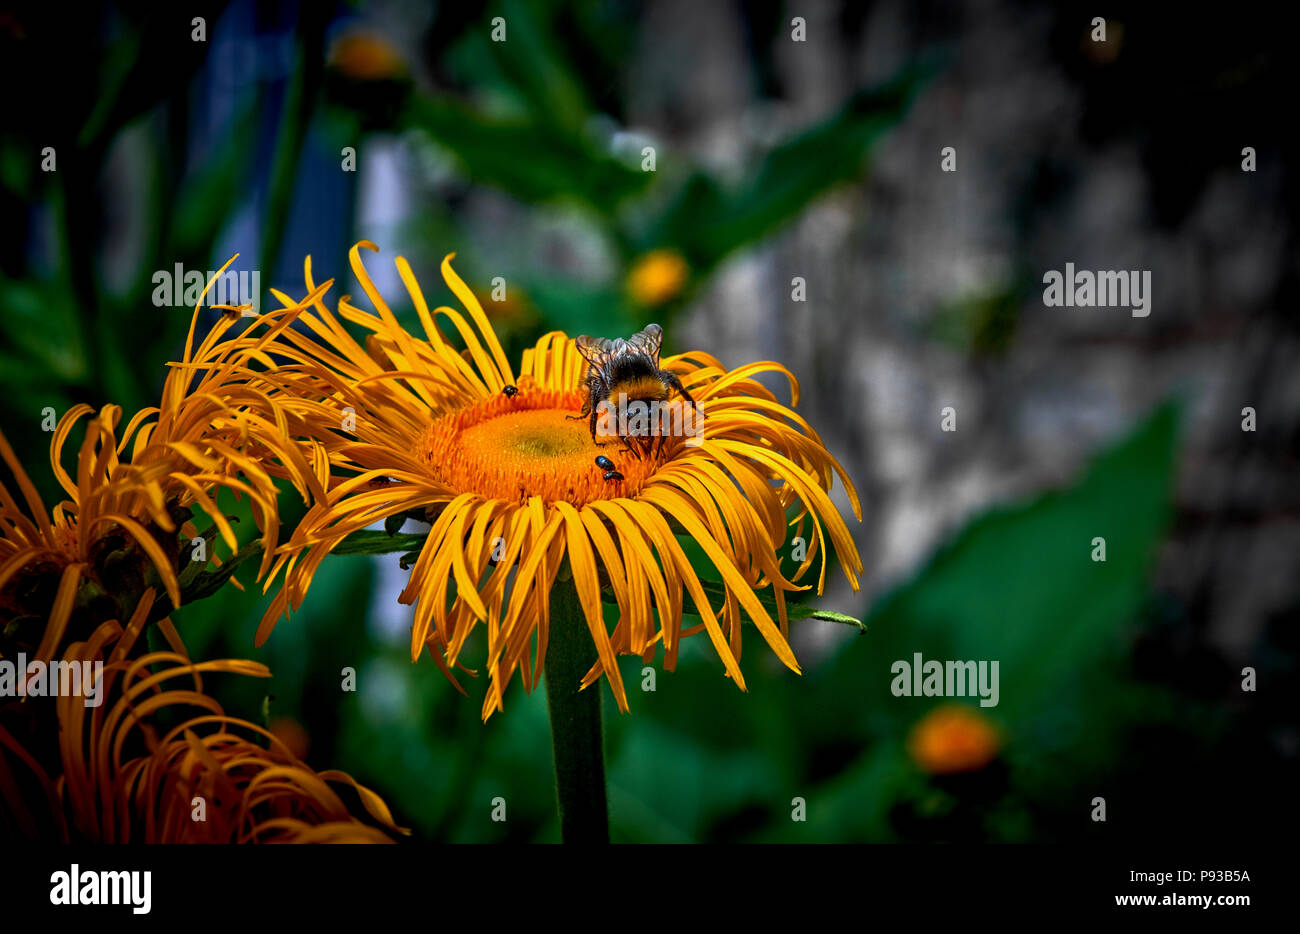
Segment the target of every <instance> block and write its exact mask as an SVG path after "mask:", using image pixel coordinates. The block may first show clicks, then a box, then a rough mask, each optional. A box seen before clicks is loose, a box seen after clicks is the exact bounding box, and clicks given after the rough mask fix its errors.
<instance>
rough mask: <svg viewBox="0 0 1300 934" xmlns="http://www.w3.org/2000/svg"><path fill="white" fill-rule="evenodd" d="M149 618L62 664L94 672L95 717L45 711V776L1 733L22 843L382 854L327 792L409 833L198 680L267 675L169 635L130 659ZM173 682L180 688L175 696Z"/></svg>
mask: <svg viewBox="0 0 1300 934" xmlns="http://www.w3.org/2000/svg"><path fill="white" fill-rule="evenodd" d="M153 604H154V591H153V590H152V589H149V590H146V591H145V594H144V596H143V598H142V599H141V601H140V604H139V606H138V607H137V608H136V610H135V613H134V614H133V615H132V617H131V618H130V619H129V620H128V622H127V625H126V627H125V628H123V627H122V626H120V625H119V624H118V623H117V622H116V621H108V622H105V623H103V624H102V625H100V626H99V627H98V628H97V629H96V630H95V631H94V633H93V634H92V635H91V637H90V638H89V639H87V640H86V641H84V642H75V643H73V644H71V645H70V646H69V648H68V651H67V652H66V654H65V655H64V656H63V658H62V661H63V662H65V663H72V664H76V665H83V664H85V663H93V662H95V661H102V662H103V669H102V674H101V681H100V682H99V686H98V692H99V693H98V698H99V699H100V700H101V703H100V704H98V705H97V706H87V704H86V697H85V696H79V695H77V694H62V695H60V696H59V697H58V698H55V699H53V700H52V701H51V703H53V704H54V705H55V706H56V710H57V719H58V750H57V758H58V765H59V767H60V768H59V770H58V771H57V772H56V774H55V775H54V776H51V775H50V773H49V772H47V771H46V769H44V768H43V767H42V766H41V764H40V763H39V762H38V760H37V757H35V756H33V755H32V754H31V753H30V752H29V751H28V750H26V749H24V747H23V745H22V744H21V743H20V742H19V741H18V739H17V738H16V737H15V736H14V734H13V733H12V732H11V731H10V730H9V729H6V726H12V725H13V723H12V717H11V718H9V719H7V720H6V721H5V722H4V723H0V800H3V801H4V803H5V810H6V812H7V813H8V815H9V818H10V820H12V821H13V823H14V825H15V829H16V830H17V831H18V832H19V833H20V834H22V835H24V836H28V837H33V838H35V837H40V838H45V839H48V834H49V833H50V832H51V831H52V832H53V833H54V834H55V835H56V836H57V838H58V839H59V840H60V841H62V842H68V841H70V840H81V841H92V842H96V843H128V842H144V843H272V842H274V843H335V842H347V843H387V842H391V839H390V837H389V836H388V834H387V833H385V832H384V830H381V829H380V828H379V827H376V826H373V825H372V824H369V823H365V822H363V821H361V820H359V819H357V818H356V817H355V816H353V815H352V814H351V813H350V812H349V810H348V807H347V805H346V804H345V803H344V801H343V799H342V798H340V797H339V795H338V793H337V792H336V791H335V789H334V787H331V786H347V787H349V788H351V789H352V790H353V792H355V793H356V795H357V796H358V798H359V800H360V802H361V805H362V807H364V808H365V810H366V812H367V813H368V814H369V815H370V817H371V818H372V819H373V820H374V821H375V822H377V823H378V824H380V825H382V827H383V828H386V829H387V830H388V831H390V832H397V833H405V832H406V831H404V830H402V829H401V828H399V827H397V826H396V825H395V824H394V822H393V819H392V815H391V814H390V813H389V810H388V808H387V806H386V805H385V804H384V802H383V801H382V799H380V797H379V796H378V795H376V794H375V793H374V792H373V791H370V790H369V789H368V788H365V787H364V786H362V785H360V784H358V783H357V782H356V781H355V780H354V779H352V778H351V777H350V776H348V775H347V774H345V773H343V772H336V771H328V772H320V773H317V772H315V771H313V770H312V769H311V768H310V767H308V766H307V765H305V764H304V763H302V762H301V761H299V760H298V759H297V758H296V757H295V756H294V755H293V754H292V753H291V752H290V751H289V749H288V748H287V747H286V746H285V745H284V744H283V743H281V742H280V741H279V740H278V739H276V738H275V736H274V735H273V734H272V733H270V732H269V731H267V730H264V729H262V728H261V727H259V726H256V725H255V724H252V723H249V722H247V721H243V720H239V719H236V718H233V717H229V716H227V715H226V714H225V713H224V712H223V710H222V708H221V706H220V704H218V703H217V701H216V700H214V699H213V698H212V697H210V696H209V695H207V694H205V693H204V691H203V682H202V675H203V674H207V673H213V672H229V673H235V674H242V675H249V676H252V677H261V678H266V677H270V674H271V673H270V671H268V670H267V669H266V667H265V666H263V665H260V664H258V663H257V662H252V661H244V660H241V659H220V660H215V661H208V662H200V663H195V662H192V661H191V660H190V659H189V656H188V654H187V653H186V652H185V648H184V646H183V645H181V644H180V642H179V639H177V638H176V636H175V630H174V629H172V628H171V627H170V626H168V627H167V631H168V632H169V633H170V638H171V639H172V640H174V641H173V649H174V650H173V651H171V652H151V653H148V654H145V655H143V656H141V657H139V658H135V659H133V658H130V657H129V655H130V652H131V649H132V647H133V646H134V644H135V642H136V641H137V639H138V637H139V636H140V633H141V632H142V631H143V629H144V627H145V625H146V623H147V622H148V618H149V616H150V613H151V611H152V610H153ZM176 679H183V681H182V683H181V684H180V685H178V686H175V685H174V682H175V681H176ZM85 693H93V692H86V691H83V694H85ZM30 703H31V701H30V699H29V705H30ZM187 707H188V708H193V709H194V710H195V711H196V714H195V715H194V716H192V717H189V718H188V719H185V720H184V722H181V723H179V724H177V725H175V726H163V725H162V718H160V717H159V716H158V715H159V712H160V711H167V712H168V713H170V712H172V711H176V710H183V709H184V708H187ZM28 713H29V714H30V713H31V711H28ZM11 714H12V711H11ZM168 722H171V721H170V720H169V721H168ZM51 725H52V724H51ZM20 776H21V779H20ZM30 788H39V790H40V792H41V797H42V798H43V802H42V805H43V806H38V807H33V806H32V805H31V804H29V803H28V801H27V800H26V798H28V797H30V795H25V794H24V790H25V789H30ZM4 823H5V822H4V821H0V826H3V824H4Z"/></svg>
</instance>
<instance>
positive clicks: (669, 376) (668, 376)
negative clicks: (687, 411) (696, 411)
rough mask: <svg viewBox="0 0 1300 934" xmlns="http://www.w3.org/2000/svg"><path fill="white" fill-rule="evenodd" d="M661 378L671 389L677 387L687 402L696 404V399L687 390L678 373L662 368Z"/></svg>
mask: <svg viewBox="0 0 1300 934" xmlns="http://www.w3.org/2000/svg"><path fill="white" fill-rule="evenodd" d="M659 379H660V380H661V381H662V382H663V383H664V384H665V385H667V386H668V387H669V388H670V389H675V390H677V391H678V392H679V393H681V396H682V398H683V399H685V400H686V401H687V402H689V403H691V404H692V405H694V404H695V400H694V399H692V398H691V394H690V393H689V392H687V391H686V387H685V386H683V385H682V381H681V380H680V379H678V378H677V374H676V373H673V372H671V371H669V370H660V371H659Z"/></svg>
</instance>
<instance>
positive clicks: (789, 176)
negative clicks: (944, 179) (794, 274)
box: [644, 66, 932, 273]
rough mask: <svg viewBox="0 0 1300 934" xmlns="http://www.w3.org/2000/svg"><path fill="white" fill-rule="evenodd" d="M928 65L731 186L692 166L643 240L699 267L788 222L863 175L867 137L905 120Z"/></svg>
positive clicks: (864, 97)
mask: <svg viewBox="0 0 1300 934" xmlns="http://www.w3.org/2000/svg"><path fill="white" fill-rule="evenodd" d="M931 71H932V69H931V68H929V67H923V66H917V67H910V68H907V69H905V70H904V71H903V72H901V73H900V74H899V75H898V76H897V77H895V78H894V79H893V80H891V81H890V82H888V83H887V84H886V85H884V86H882V87H881V88H878V89H872V90H866V91H861V92H859V93H857V94H855V95H853V97H851V98H850V99H849V100H848V102H847V103H846V104H845V105H844V106H843V107H841V108H840V110H838V111H837V112H836V113H835V114H833V115H832V116H830V117H829V118H828V119H826V120H824V121H823V122H821V123H819V124H817V125H816V126H814V127H812V128H811V129H809V130H807V131H805V132H804V133H801V134H799V135H798V136H795V137H793V138H791V139H789V140H787V141H785V142H783V143H781V144H780V145H778V146H777V147H776V148H775V149H773V150H772V151H771V152H769V153H768V154H767V155H766V157H764V159H763V160H762V161H761V162H760V163H759V164H758V166H757V167H756V168H755V169H754V171H753V172H752V173H751V174H750V175H749V177H748V178H747V179H746V180H745V181H744V182H742V183H741V184H740V185H738V186H736V187H735V188H725V187H723V186H722V185H720V184H719V183H718V182H716V181H714V180H713V179H712V178H711V177H710V176H708V175H707V174H705V173H703V172H700V171H696V172H694V173H693V174H692V175H691V176H690V177H689V178H688V179H687V181H686V183H685V184H684V185H683V186H682V189H681V190H680V191H679V192H678V194H677V196H676V197H675V198H674V199H673V201H672V202H670V203H669V205H668V207H667V209H666V211H665V212H664V214H663V215H662V216H661V217H660V218H659V219H658V221H657V222H656V223H654V224H653V225H651V227H650V229H649V230H648V233H647V236H646V237H645V244H644V245H645V246H647V247H651V246H658V245H662V244H671V245H672V246H674V247H676V248H677V249H679V250H681V251H682V253H683V254H684V255H685V256H686V258H687V261H688V262H689V263H690V264H691V266H692V268H693V269H694V270H695V271H696V272H697V273H698V272H700V271H703V270H707V269H709V268H711V267H712V266H714V265H716V264H717V263H718V262H719V261H720V260H721V259H722V258H723V257H725V256H726V255H727V254H728V253H730V252H731V251H733V250H735V249H737V248H738V247H740V246H743V245H745V244H746V243H750V242H753V241H755V240H759V239H761V238H762V237H764V236H767V235H768V234H770V233H772V232H774V231H775V230H777V229H778V228H779V227H781V226H783V225H784V224H786V223H789V222H790V221H791V220H793V219H794V218H795V217H796V216H798V215H799V213H800V212H802V211H803V210H804V208H805V207H807V205H808V204H809V203H810V202H811V201H812V200H813V199H814V198H816V197H817V196H818V195H821V194H823V193H824V192H826V191H828V190H829V189H830V188H832V187H833V186H835V185H837V184H840V183H842V182H845V181H849V180H852V179H855V178H858V177H859V176H860V175H861V174H862V171H863V168H864V166H865V164H866V161H867V157H868V154H869V151H870V148H871V144H872V143H874V142H875V141H876V140H877V139H878V138H879V137H880V136H881V135H882V134H883V133H884V132H885V131H886V130H888V129H889V128H890V127H893V126H894V125H895V124H897V123H898V122H899V120H901V119H902V116H903V114H904V112H905V111H906V110H907V108H908V106H909V105H910V103H911V100H912V98H913V97H914V96H915V94H916V92H917V90H918V89H919V88H920V87H921V85H922V84H923V83H924V82H925V80H926V79H927V78H928V76H929V75H930V73H931Z"/></svg>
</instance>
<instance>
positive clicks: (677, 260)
mask: <svg viewBox="0 0 1300 934" xmlns="http://www.w3.org/2000/svg"><path fill="white" fill-rule="evenodd" d="M690 272H691V270H690V267H689V266H687V265H686V260H685V259H683V258H682V255H681V254H680V253H678V252H677V251H676V250H670V249H666V248H661V249H658V250H651V251H650V252H649V253H646V254H645V255H643V256H641V257H639V258H638V259H637V260H636V261H635V262H634V263H633V264H632V268H631V269H630V270H629V271H628V274H627V290H628V292H629V293H630V294H631V296H632V297H633V298H634V299H635V300H636V301H637V302H639V303H640V304H642V305H645V306H647V307H651V308H653V307H654V306H656V305H662V304H663V303H664V302H666V301H668V300H669V299H673V298H676V297H677V296H678V295H680V294H681V291H682V289H683V288H684V287H685V285H686V280H687V279H688V278H689V276H690Z"/></svg>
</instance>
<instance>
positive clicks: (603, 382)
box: [569, 324, 695, 445]
mask: <svg viewBox="0 0 1300 934" xmlns="http://www.w3.org/2000/svg"><path fill="white" fill-rule="evenodd" d="M663 342H664V329H663V328H661V327H660V326H659V325H657V324H648V325H646V327H645V330H643V331H639V332H638V333H636V334H633V335H632V336H631V337H629V338H628V339H627V340H623V338H621V337H619V338H615V339H613V340H610V339H609V338H602V337H588V336H587V335H586V334H583V335H582V336H581V337H579V338H578V339H577V341H576V343H577V347H578V353H580V354H582V357H583V359H584V360H586V361H587V372H586V375H585V376H584V377H583V380H582V382H583V384H584V385H585V386H586V387H587V400H586V401H585V402H584V403H583V404H582V411H581V412H580V413H579V414H577V415H571V416H569V417H570V418H588V417H589V418H590V422H589V427H590V428H591V440H593V441H596V416H597V414H598V408H599V406H600V404H601V403H602V402H605V401H609V400H617V399H618V398H619V396H620V395H626V397H627V400H628V401H629V402H635V401H640V402H645V403H647V404H648V403H651V402H667V401H668V399H669V397H670V396H671V395H672V394H673V392H677V393H678V394H679V395H680V396H681V397H682V398H683V399H685V400H686V401H687V402H690V403H692V404H694V402H695V400H694V399H692V398H691V396H690V393H688V392H687V391H686V388H685V387H684V386H682V381H681V380H680V379H678V378H677V374H675V373H670V372H668V371H667V370H661V369H660V368H659V348H660V346H661V345H662V344H663ZM620 440H622V441H623V443H624V444H625V445H627V444H628V441H627V439H626V438H623V437H621V436H620ZM596 443H597V444H599V443H600V442H599V441H597V442H596Z"/></svg>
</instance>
